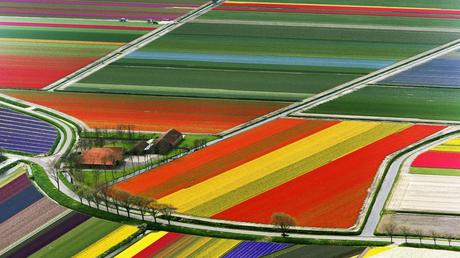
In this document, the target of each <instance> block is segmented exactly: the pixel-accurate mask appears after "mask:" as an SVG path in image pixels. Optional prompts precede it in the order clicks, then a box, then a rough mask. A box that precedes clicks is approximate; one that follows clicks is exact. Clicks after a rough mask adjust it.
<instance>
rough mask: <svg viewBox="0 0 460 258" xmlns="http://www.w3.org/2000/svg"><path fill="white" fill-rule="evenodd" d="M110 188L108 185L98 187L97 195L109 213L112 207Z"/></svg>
mask: <svg viewBox="0 0 460 258" xmlns="http://www.w3.org/2000/svg"><path fill="white" fill-rule="evenodd" d="M109 189H110V187H109V185H108V184H107V183H104V184H101V185H99V186H98V187H97V194H98V195H99V196H100V198H101V201H102V202H103V203H104V204H105V207H106V210H107V211H109V206H110V196H109V193H110V191H109Z"/></svg>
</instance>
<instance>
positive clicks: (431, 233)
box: [430, 230, 438, 245]
mask: <svg viewBox="0 0 460 258" xmlns="http://www.w3.org/2000/svg"><path fill="white" fill-rule="evenodd" d="M430 236H431V237H432V238H433V242H434V245H436V238H438V232H436V230H431V231H430Z"/></svg>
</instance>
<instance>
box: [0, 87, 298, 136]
mask: <svg viewBox="0 0 460 258" xmlns="http://www.w3.org/2000/svg"><path fill="white" fill-rule="evenodd" d="M0 92H2V93H5V94H8V95H10V96H12V97H16V98H18V99H23V100H26V101H29V102H31V103H35V104H39V105H42V106H46V107H50V108H53V109H55V110H58V111H61V112H63V113H66V114H68V115H71V116H74V117H75V118H77V119H80V120H81V121H83V122H85V123H86V124H87V125H88V126H90V127H92V128H109V129H116V128H117V127H118V126H119V125H133V126H134V129H135V130H140V131H167V130H169V129H170V128H176V129H177V130H180V131H181V132H189V133H219V132H222V131H225V130H228V129H231V128H232V127H235V126H238V125H240V124H244V123H246V122H249V121H251V120H254V119H256V118H257V117H260V116H263V115H265V114H268V113H270V112H273V111H275V110H277V109H280V108H283V107H286V106H287V105H289V104H290V103H288V102H269V101H248V100H214V99H191V98H168V97H148V96H138V95H114V94H82V93H63V92H59V93H57V92H56V93H50V92H43V91H42V92H38V91H0ZM89 103H91V105H89ZM93 105H94V106H97V107H98V108H97V109H94V106H93Z"/></svg>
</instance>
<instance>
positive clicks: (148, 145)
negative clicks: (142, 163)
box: [131, 139, 155, 155]
mask: <svg viewBox="0 0 460 258" xmlns="http://www.w3.org/2000/svg"><path fill="white" fill-rule="evenodd" d="M154 143H155V139H151V140H147V141H145V140H142V141H139V142H137V143H136V145H135V146H134V147H133V148H132V149H131V153H132V154H133V155H145V154H152V153H154V150H153V146H154Z"/></svg>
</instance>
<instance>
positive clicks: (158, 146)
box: [152, 129, 184, 155]
mask: <svg viewBox="0 0 460 258" xmlns="http://www.w3.org/2000/svg"><path fill="white" fill-rule="evenodd" d="M183 138H184V135H183V134H182V133H180V132H179V131H177V130H176V129H170V130H169V131H167V132H166V133H165V134H163V135H161V136H160V137H159V138H157V139H156V140H155V141H154V143H153V146H152V148H153V152H154V153H156V154H161V155H164V154H166V153H168V152H170V151H171V150H172V149H174V147H176V146H177V145H178V144H179V143H180V141H181V140H182V139H183Z"/></svg>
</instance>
